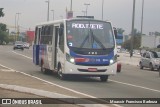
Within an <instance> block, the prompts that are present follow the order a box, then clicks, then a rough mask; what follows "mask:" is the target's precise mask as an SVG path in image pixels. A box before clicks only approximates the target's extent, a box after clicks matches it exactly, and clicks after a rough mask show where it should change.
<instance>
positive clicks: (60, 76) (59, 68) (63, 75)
mask: <svg viewBox="0 0 160 107" xmlns="http://www.w3.org/2000/svg"><path fill="white" fill-rule="evenodd" d="M58 77H59V79H61V80H65V74H63V73H62V68H61V67H60V66H59V67H58Z"/></svg>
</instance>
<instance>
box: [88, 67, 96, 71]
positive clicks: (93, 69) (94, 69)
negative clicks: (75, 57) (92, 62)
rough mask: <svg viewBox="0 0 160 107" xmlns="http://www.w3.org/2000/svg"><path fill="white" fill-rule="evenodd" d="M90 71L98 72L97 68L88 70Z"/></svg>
mask: <svg viewBox="0 0 160 107" xmlns="http://www.w3.org/2000/svg"><path fill="white" fill-rule="evenodd" d="M88 71H91V72H95V71H97V68H88Z"/></svg>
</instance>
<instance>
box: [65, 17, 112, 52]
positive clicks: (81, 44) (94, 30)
mask: <svg viewBox="0 0 160 107" xmlns="http://www.w3.org/2000/svg"><path fill="white" fill-rule="evenodd" d="M67 44H68V46H69V47H70V48H78V49H93V50H94V49H96V50H97V49H98V50H104V49H108V48H110V49H111V48H114V45H115V44H114V35H113V32H112V27H111V24H110V23H109V22H104V21H95V20H72V21H68V22H67Z"/></svg>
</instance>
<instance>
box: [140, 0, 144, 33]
mask: <svg viewBox="0 0 160 107" xmlns="http://www.w3.org/2000/svg"><path fill="white" fill-rule="evenodd" d="M143 10H144V0H142V17H141V36H142V34H143Z"/></svg>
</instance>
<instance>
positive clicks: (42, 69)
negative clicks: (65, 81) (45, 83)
mask: <svg viewBox="0 0 160 107" xmlns="http://www.w3.org/2000/svg"><path fill="white" fill-rule="evenodd" d="M41 72H42V73H43V74H47V69H46V68H44V64H41Z"/></svg>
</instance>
